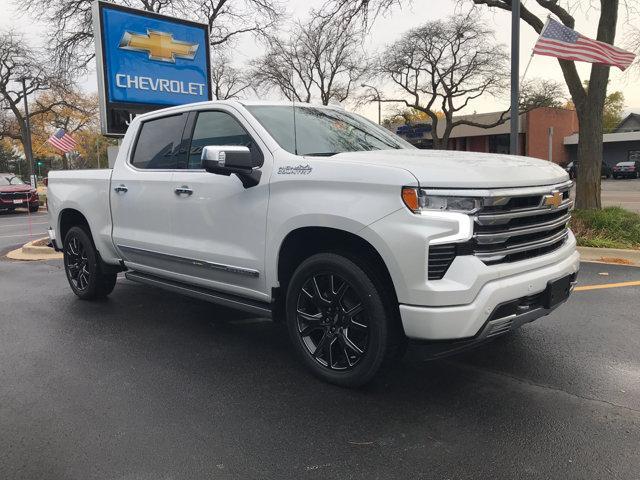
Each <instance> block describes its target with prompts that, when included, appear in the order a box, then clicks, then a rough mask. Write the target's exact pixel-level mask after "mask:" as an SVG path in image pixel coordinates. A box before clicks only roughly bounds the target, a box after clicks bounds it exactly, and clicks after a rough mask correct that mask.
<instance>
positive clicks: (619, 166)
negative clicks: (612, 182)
mask: <svg viewBox="0 0 640 480" xmlns="http://www.w3.org/2000/svg"><path fill="white" fill-rule="evenodd" d="M613 178H640V161H638V160H636V161H635V162H620V163H616V166H615V167H613Z"/></svg>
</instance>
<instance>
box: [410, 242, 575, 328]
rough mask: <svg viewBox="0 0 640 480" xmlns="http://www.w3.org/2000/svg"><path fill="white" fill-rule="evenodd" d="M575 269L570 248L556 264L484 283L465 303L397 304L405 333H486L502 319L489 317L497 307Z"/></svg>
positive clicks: (535, 313)
mask: <svg viewBox="0 0 640 480" xmlns="http://www.w3.org/2000/svg"><path fill="white" fill-rule="evenodd" d="M579 268H580V256H579V254H578V252H576V251H575V250H573V252H572V253H571V254H569V255H568V256H566V257H565V258H564V259H562V260H560V261H558V262H556V263H553V264H550V265H546V266H544V267H542V268H537V269H533V270H528V271H525V272H522V273H518V274H513V275H508V276H504V277H502V278H498V279H496V280H492V281H490V282H488V283H486V284H485V285H484V286H483V287H482V288H481V289H480V291H479V293H478V294H477V295H476V297H475V298H474V300H473V301H472V302H470V303H467V304H463V305H453V306H441V307H427V306H415V305H403V304H401V305H400V315H401V318H402V324H403V327H404V331H405V334H406V335H407V337H409V338H411V339H418V340H461V339H474V338H477V337H478V336H486V335H489V334H490V333H491V330H492V329H493V328H498V329H499V327H500V323H501V322H500V320H504V319H502V318H494V317H492V315H494V312H495V311H496V309H497V308H498V307H499V306H501V305H503V304H506V303H509V302H513V301H515V300H518V299H524V298H527V297H533V296H535V295H536V294H540V293H542V292H544V291H545V289H546V288H547V284H548V283H549V282H550V281H553V280H557V279H559V278H562V277H565V276H567V275H575V274H577V272H578V270H579ZM551 310H552V309H546V308H535V309H532V310H531V311H526V312H523V313H522V314H521V315H517V317H519V318H517V319H516V318H511V319H510V320H511V323H510V324H509V329H510V328H512V327H513V328H515V327H516V326H519V325H520V324H522V323H526V322H530V321H533V320H535V319H536V318H539V317H542V316H544V315H547V314H548V313H549V312H550V311H551ZM494 322H495V323H494ZM502 327H505V325H502ZM486 328H490V330H486ZM485 330H486V331H485ZM505 331H506V330H505Z"/></svg>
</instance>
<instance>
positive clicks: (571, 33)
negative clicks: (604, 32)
mask: <svg viewBox="0 0 640 480" xmlns="http://www.w3.org/2000/svg"><path fill="white" fill-rule="evenodd" d="M533 53H537V54H538V55H547V56H549V57H556V58H563V59H565V60H576V61H578V62H590V63H600V64H603V65H613V66H616V67H618V68H619V69H620V70H624V69H626V68H627V67H628V66H629V65H631V63H632V62H633V59H634V58H635V55H634V54H633V53H631V52H626V51H624V50H622V49H621V48H617V47H614V46H613V45H609V44H608V43H604V42H599V41H598V40H592V39H590V38H587V37H585V36H584V35H581V34H579V33H578V32H576V31H575V30H571V29H570V28H569V27H565V26H564V25H562V24H561V23H560V22H558V21H556V20H554V19H553V18H549V20H547V24H546V25H545V27H544V30H542V33H541V34H540V36H539V37H538V41H537V42H536V44H535V46H534V47H533Z"/></svg>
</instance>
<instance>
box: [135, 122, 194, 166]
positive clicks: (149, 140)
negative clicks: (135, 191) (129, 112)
mask: <svg viewBox="0 0 640 480" xmlns="http://www.w3.org/2000/svg"><path fill="white" fill-rule="evenodd" d="M185 118H186V115H183V114H180V115H171V116H169V117H161V118H155V119H153V120H147V121H146V122H144V123H143V124H142V126H141V127H140V133H139V134H138V140H137V142H136V146H135V149H134V152H133V157H132V159H131V164H132V165H133V166H134V167H136V168H141V169H145V170H158V169H163V170H164V169H170V170H173V169H177V168H178V163H179V162H180V160H181V158H182V159H186V156H187V152H186V149H184V148H180V147H181V140H182V131H183V130H184V123H185Z"/></svg>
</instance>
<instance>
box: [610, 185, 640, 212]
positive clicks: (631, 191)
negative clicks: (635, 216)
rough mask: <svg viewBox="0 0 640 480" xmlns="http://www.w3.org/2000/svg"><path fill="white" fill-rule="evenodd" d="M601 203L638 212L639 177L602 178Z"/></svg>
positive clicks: (639, 202) (639, 195)
mask: <svg viewBox="0 0 640 480" xmlns="http://www.w3.org/2000/svg"><path fill="white" fill-rule="evenodd" d="M600 198H601V199H602V205H603V206H605V207H611V206H621V207H624V208H626V209H627V210H631V211H633V212H637V213H640V179H633V180H631V179H624V180H623V179H620V180H602V193H601V197H600Z"/></svg>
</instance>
